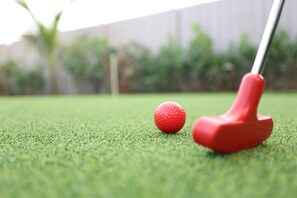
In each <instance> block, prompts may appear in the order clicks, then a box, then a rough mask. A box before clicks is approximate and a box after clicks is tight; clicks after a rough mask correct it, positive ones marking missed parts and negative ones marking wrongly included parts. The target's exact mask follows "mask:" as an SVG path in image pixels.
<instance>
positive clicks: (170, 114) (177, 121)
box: [154, 101, 186, 134]
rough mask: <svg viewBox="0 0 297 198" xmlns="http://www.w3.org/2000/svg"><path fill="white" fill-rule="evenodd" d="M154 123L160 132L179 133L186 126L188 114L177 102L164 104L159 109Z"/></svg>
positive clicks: (155, 114)
mask: <svg viewBox="0 0 297 198" xmlns="http://www.w3.org/2000/svg"><path fill="white" fill-rule="evenodd" d="M154 121H155V125H156V126H157V128H158V129H160V131H162V132H164V133H168V134H170V133H177V132H178V131H180V130H181V129H182V128H183V126H184V125H185V122H186V112H185V110H184V109H183V108H182V106H181V105H179V104H178V103H176V102H171V101H170V102H164V103H162V104H160V105H159V106H158V107H157V109H156V111H155V113H154Z"/></svg>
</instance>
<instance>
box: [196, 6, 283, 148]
mask: <svg viewBox="0 0 297 198" xmlns="http://www.w3.org/2000/svg"><path fill="white" fill-rule="evenodd" d="M284 3H285V0H274V2H273V5H272V8H271V11H270V14H269V17H268V21H267V24H266V27H265V30H264V33H263V36H262V39H261V43H260V46H259V49H258V52H257V55H256V58H255V61H254V65H253V67H252V71H251V73H248V74H246V75H245V76H244V77H243V79H242V81H241V84H240V87H239V90H238V93H237V97H236V99H235V101H234V103H233V105H232V106H231V108H230V109H229V110H228V111H227V112H226V113H225V114H223V115H221V116H214V117H206V116H203V117H201V118H200V119H198V120H197V122H196V123H195V124H194V127H193V131H192V135H193V139H194V141H195V142H196V143H198V144H200V145H202V146H205V147H208V148H210V149H212V150H214V151H216V152H219V153H234V152H238V151H242V150H247V149H251V148H254V147H256V146H258V145H260V144H261V143H262V142H264V141H265V140H266V139H267V138H268V137H269V136H270V134H271V133H272V129H273V121H272V118H270V117H268V116H264V115H260V114H257V109H258V104H259V101H260V98H261V95H262V92H263V89H264V86H265V80H264V78H263V77H262V75H261V74H262V72H263V70H264V63H265V59H266V57H267V55H268V51H269V48H270V45H271V42H272V38H273V36H274V33H275V30H276V27H277V24H278V21H279V18H280V15H281V12H282V8H283V6H284Z"/></svg>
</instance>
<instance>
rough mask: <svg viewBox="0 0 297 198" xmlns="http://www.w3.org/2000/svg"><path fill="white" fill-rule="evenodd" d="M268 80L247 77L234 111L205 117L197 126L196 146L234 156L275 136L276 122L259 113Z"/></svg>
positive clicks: (241, 86) (194, 137)
mask: <svg viewBox="0 0 297 198" xmlns="http://www.w3.org/2000/svg"><path fill="white" fill-rule="evenodd" d="M264 85H265V80H264V78H263V77H262V76H261V75H259V74H251V73H249V74H246V75H245V76H244V78H243V79H242V81H241V84H240V87H239V91H238V94H237V97H236V100H235V101H234V103H233V105H232V106H231V108H230V109H229V110H228V111H227V112H226V113H225V114H223V115H221V116H215V117H201V118H200V119H199V120H198V121H197V122H196V123H195V125H194V128H193V139H194V141H195V142H196V143H198V144H201V145H203V146H205V147H208V148H210V149H212V150H214V151H216V152H220V153H234V152H238V151H241V150H246V149H250V148H253V147H256V146H258V145H260V144H261V143H262V142H264V141H265V140H266V139H267V138H268V137H269V136H270V134H271V132H272V128H273V121H272V119H271V118H270V117H267V116H263V115H259V114H257V108H258V104H259V101H260V98H261V95H262V92H263V89H264Z"/></svg>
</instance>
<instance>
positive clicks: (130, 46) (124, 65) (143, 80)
mask: <svg viewBox="0 0 297 198" xmlns="http://www.w3.org/2000/svg"><path fill="white" fill-rule="evenodd" d="M118 59H119V78H120V90H121V91H122V92H131V91H137V92H143V91H152V90H153V87H152V84H153V81H154V75H153V72H154V71H153V70H154V68H153V67H154V64H153V57H152V55H151V52H150V50H149V49H148V48H147V47H146V46H145V45H143V44H141V43H138V42H135V41H131V42H128V43H127V44H126V45H124V46H123V47H122V48H121V49H120V50H119V54H118Z"/></svg>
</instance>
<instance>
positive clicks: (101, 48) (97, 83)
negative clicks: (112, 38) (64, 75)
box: [61, 37, 109, 93]
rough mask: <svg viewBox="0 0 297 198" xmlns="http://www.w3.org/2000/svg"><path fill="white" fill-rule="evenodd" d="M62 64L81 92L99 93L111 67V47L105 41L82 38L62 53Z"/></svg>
mask: <svg viewBox="0 0 297 198" xmlns="http://www.w3.org/2000/svg"><path fill="white" fill-rule="evenodd" d="M61 63H62V67H64V68H65V69H66V70H67V71H68V72H70V74H72V75H73V77H74V80H75V82H76V84H77V86H78V88H79V92H82V93H86V92H87V91H86V90H89V88H90V87H91V88H92V90H91V92H95V93H98V92H100V91H101V90H102V89H104V77H105V75H106V73H107V70H108V66H109V45H108V42H107V41H106V40H105V39H101V38H89V37H81V38H79V39H77V40H74V41H73V42H72V43H70V44H69V45H67V46H64V47H63V48H62V51H61Z"/></svg>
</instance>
